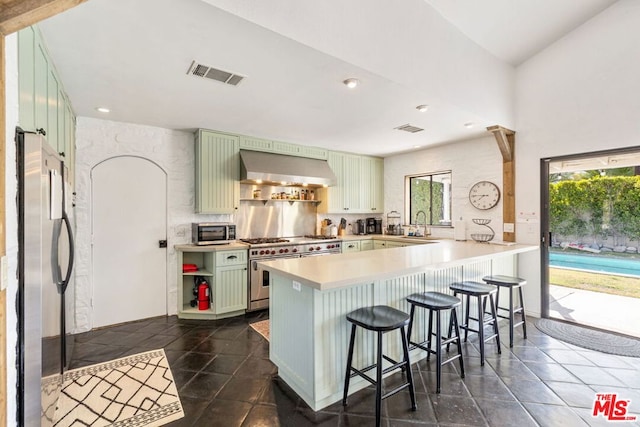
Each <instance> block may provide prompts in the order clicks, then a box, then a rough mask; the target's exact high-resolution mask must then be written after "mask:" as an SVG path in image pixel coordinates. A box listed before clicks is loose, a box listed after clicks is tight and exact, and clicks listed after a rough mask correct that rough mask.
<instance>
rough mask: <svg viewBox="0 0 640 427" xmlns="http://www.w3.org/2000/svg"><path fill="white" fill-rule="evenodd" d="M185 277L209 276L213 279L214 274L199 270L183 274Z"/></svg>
mask: <svg viewBox="0 0 640 427" xmlns="http://www.w3.org/2000/svg"><path fill="white" fill-rule="evenodd" d="M182 275H183V276H208V277H211V276H213V273H212V272H210V271H207V270H198V271H189V272H186V273H185V272H183V273H182Z"/></svg>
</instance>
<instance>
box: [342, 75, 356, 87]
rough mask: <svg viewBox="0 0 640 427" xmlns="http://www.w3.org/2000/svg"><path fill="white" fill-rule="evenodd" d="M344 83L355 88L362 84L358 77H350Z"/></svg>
mask: <svg viewBox="0 0 640 427" xmlns="http://www.w3.org/2000/svg"><path fill="white" fill-rule="evenodd" d="M342 83H344V84H345V85H346V86H347V87H348V88H349V89H353V88H355V87H356V86H358V85H359V84H360V81H359V80H358V79H354V78H350V79H347V80H345V81H343V82H342Z"/></svg>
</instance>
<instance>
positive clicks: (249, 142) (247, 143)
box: [240, 135, 273, 152]
mask: <svg viewBox="0 0 640 427" xmlns="http://www.w3.org/2000/svg"><path fill="white" fill-rule="evenodd" d="M240 148H241V149H243V150H252V151H268V152H272V151H273V141H270V140H268V139H261V138H254V137H252V136H243V135H241V136H240Z"/></svg>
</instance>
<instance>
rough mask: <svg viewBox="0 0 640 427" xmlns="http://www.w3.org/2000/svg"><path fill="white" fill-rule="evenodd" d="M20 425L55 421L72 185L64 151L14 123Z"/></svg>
mask: <svg viewBox="0 0 640 427" xmlns="http://www.w3.org/2000/svg"><path fill="white" fill-rule="evenodd" d="M16 149H17V174H18V230H19V235H18V239H19V251H18V266H19V270H18V297H17V304H16V305H17V311H18V328H19V330H18V341H19V345H18V349H17V353H18V354H17V356H18V365H19V380H18V393H17V395H18V402H17V404H18V405H17V406H18V414H17V418H18V421H19V425H24V426H41V425H42V426H47V425H51V424H52V419H53V414H54V411H55V404H56V401H57V398H58V395H59V391H60V385H61V383H62V373H63V372H64V370H65V369H66V367H67V364H68V360H69V357H70V356H71V349H70V348H69V347H70V344H71V339H70V337H68V336H67V335H68V334H67V331H68V330H69V329H70V324H69V323H70V322H72V321H73V312H74V309H73V286H72V285H70V279H71V272H72V269H73V255H74V245H73V233H72V226H71V221H70V218H69V214H68V212H69V211H72V209H69V206H70V204H71V203H70V199H71V197H70V196H71V195H70V194H69V192H70V191H71V190H70V188H69V184H68V179H67V177H68V168H67V166H66V165H65V163H64V158H63V157H61V156H60V155H58V153H56V152H55V150H53V148H52V147H51V146H50V145H49V144H48V143H47V141H46V140H45V137H44V136H43V135H39V134H35V133H28V132H24V131H22V130H21V129H17V130H16Z"/></svg>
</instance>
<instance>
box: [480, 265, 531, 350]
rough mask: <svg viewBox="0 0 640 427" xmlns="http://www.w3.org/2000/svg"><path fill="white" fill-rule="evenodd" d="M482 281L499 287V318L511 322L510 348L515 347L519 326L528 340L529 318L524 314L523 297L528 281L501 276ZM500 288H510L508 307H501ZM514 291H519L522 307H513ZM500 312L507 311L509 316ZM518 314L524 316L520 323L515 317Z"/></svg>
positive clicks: (497, 296) (497, 304)
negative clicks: (523, 290) (515, 331)
mask: <svg viewBox="0 0 640 427" xmlns="http://www.w3.org/2000/svg"><path fill="white" fill-rule="evenodd" d="M482 280H484V281H485V282H487V283H488V284H491V285H495V286H497V287H498V293H497V294H496V312H497V315H498V317H500V318H502V319H508V320H509V347H513V335H514V329H515V328H516V327H518V326H522V335H523V337H524V338H525V339H527V318H526V316H525V313H524V298H523V296H522V287H523V286H524V285H526V284H527V281H526V280H525V279H521V278H520V277H513V276H503V275H499V274H498V275H495V276H485V277H483V278H482ZM500 288H508V290H509V306H508V307H501V306H500ZM514 289H517V290H518V298H519V300H520V305H518V306H514V305H513V304H514V301H513V291H514ZM500 310H502V311H503V312H505V311H506V312H507V314H506V315H504V314H500ZM517 313H520V315H521V316H522V319H521V320H520V321H519V322H516V321H515V315H516V314H517Z"/></svg>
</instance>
